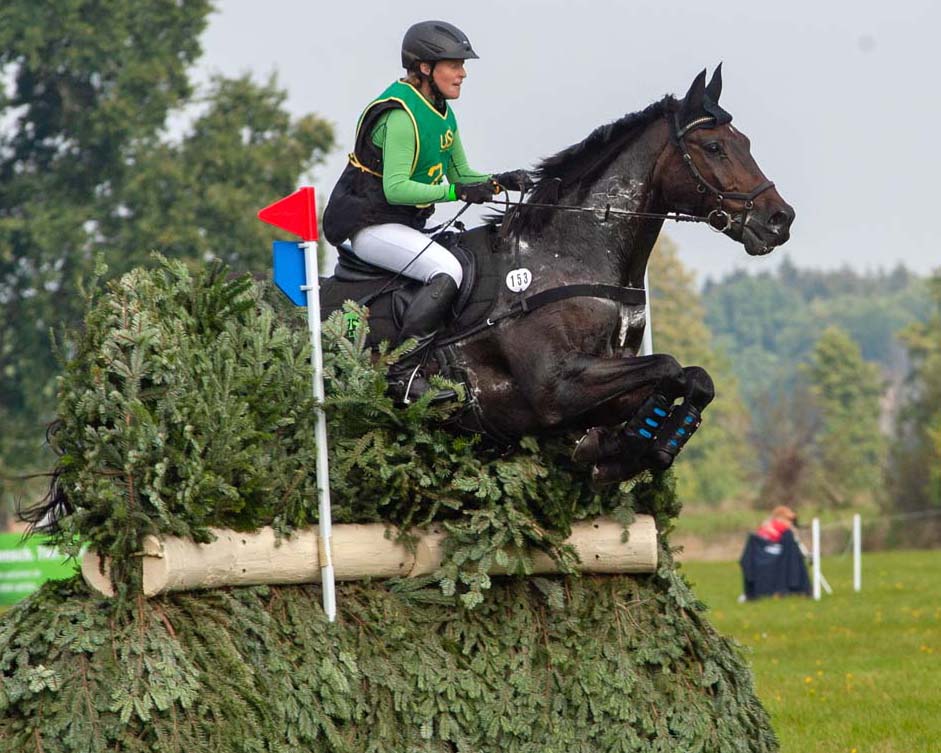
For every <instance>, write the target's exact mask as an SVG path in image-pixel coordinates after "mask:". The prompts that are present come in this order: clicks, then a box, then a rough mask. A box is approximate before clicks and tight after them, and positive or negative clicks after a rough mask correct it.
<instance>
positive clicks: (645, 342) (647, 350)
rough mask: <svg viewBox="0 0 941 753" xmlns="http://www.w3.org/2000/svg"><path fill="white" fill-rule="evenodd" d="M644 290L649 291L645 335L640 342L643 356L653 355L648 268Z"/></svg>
mask: <svg viewBox="0 0 941 753" xmlns="http://www.w3.org/2000/svg"><path fill="white" fill-rule="evenodd" d="M644 290H646V291H647V298H646V301H645V303H644V320H645V321H646V325H645V326H644V337H643V339H642V340H641V343H640V354H641V355H642V356H652V355H653V319H652V318H651V312H650V279H649V277H648V276H647V270H646V269H645V270H644Z"/></svg>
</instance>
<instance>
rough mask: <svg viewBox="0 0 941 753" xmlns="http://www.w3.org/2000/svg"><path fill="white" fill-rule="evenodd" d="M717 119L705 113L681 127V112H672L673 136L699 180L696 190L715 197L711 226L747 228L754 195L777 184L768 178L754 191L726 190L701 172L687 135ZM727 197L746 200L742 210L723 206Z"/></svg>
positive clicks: (695, 178)
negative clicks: (690, 151)
mask: <svg viewBox="0 0 941 753" xmlns="http://www.w3.org/2000/svg"><path fill="white" fill-rule="evenodd" d="M715 122H716V119H715V118H714V117H712V116H711V115H709V116H706V117H702V118H697V119H696V120H694V121H692V122H691V123H687V124H686V125H685V126H682V127H681V126H680V120H679V115H678V114H676V115H674V116H673V138H674V139H675V140H676V145H677V147H679V150H680V154H682V155H683V163H684V164H685V165H686V167H687V169H688V170H689V172H690V174H691V175H692V176H693V180H694V181H696V190H697V191H699V193H702V194H705V193H709V194H712V195H713V196H714V197H715V199H716V208H715V209H713V210H712V211H711V212H709V214H708V215H706V219H707V220H708V221H709V227H711V228H712V229H713V230H715V231H716V232H717V233H724V232H725V231H726V230H728V229H729V228H731V227H732V225H733V224H735V223H741V225H742V230H744V229H745V226H746V225H747V224H748V215H749V213H750V212H751V210H752V209H754V207H755V198H756V197H757V196H758V195H759V194H762V193H764V192H765V191H767V190H768V189H769V188H774V182H773V181H770V180H765V181H764V182H763V183H760V184H758V185H757V186H755V187H754V188H753V189H752V190H751V191H748V192H747V193H743V192H741V191H723V190H722V189H721V188H716V187H715V186H714V185H712V184H711V183H710V182H709V181H708V180H706V178H705V177H704V176H703V174H702V173H701V172H699V168H697V167H696V163H695V162H693V157H692V155H691V154H690V153H689V147H688V146H687V145H686V140H685V136H686V134H687V133H689V132H690V131H692V130H694V129H696V128H700V127H702V126H706V125H715ZM726 199H731V200H732V201H741V202H744V205H745V208H744V210H743V211H742V212H741V213H739V214H736V215H733V214H732V213H731V212H729V211H728V210H727V209H725V208H724V207H723V206H722V203H723V202H724V201H725V200H726Z"/></svg>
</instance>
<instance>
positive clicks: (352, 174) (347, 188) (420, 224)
mask: <svg viewBox="0 0 941 753" xmlns="http://www.w3.org/2000/svg"><path fill="white" fill-rule="evenodd" d="M394 108H401V109H403V110H405V112H406V113H408V116H409V118H410V119H411V121H412V125H413V126H414V128H415V160H414V162H413V164H412V171H411V180H414V181H417V182H419V183H425V184H427V185H436V184H438V183H441V182H442V181H443V180H444V177H445V175H446V174H447V172H448V168H449V167H450V165H451V147H452V145H453V143H454V134H455V133H456V132H457V120H456V118H455V117H454V112H453V111H452V110H451V108H450V107H448V106H447V104H445V107H444V112H443V113H442V112H439V111H438V110H436V109H435V108H434V107H433V106H432V104H431V103H430V102H429V101H428V100H427V99H425V98H424V97H423V96H422V95H421V93H420V92H419V91H418V90H417V89H415V87H413V86H412V85H411V84H408V83H406V82H404V81H396V82H395V83H393V84H392V85H391V86H389V87H388V88H387V89H386V90H385V91H384V92H382V94H380V95H379V96H378V97H377V98H376V99H374V100H373V101H372V102H370V103H369V105H367V107H366V109H365V110H364V111H363V114H362V115H361V116H360V119H359V123H358V124H357V126H356V140H355V142H354V147H353V152H352V153H351V154H350V161H349V164H347V166H346V169H344V171H343V173H342V174H341V175H340V179H339V180H338V181H337V184H336V186H335V187H334V189H333V193H331V194H330V201H329V203H328V204H327V208H326V209H325V210H324V216H323V230H324V235H325V236H326V238H327V240H328V241H329V242H330V243H332V244H333V245H337V244H339V243H342V242H343V241H345V240H346V239H348V238H350V237H352V236H353V235H354V234H355V233H356V232H357V231H359V230H362V229H363V228H364V227H369V226H370V225H380V224H383V223H386V222H395V223H398V224H401V225H407V226H409V227H413V228H415V229H416V230H421V229H422V228H424V227H425V223H426V222H427V221H428V218H429V217H430V216H431V214H432V213H433V212H434V207H433V206H432V205H424V206H400V205H393V204H390V203H389V202H388V201H386V197H385V193H384V192H383V190H382V150H381V149H380V148H379V147H377V146H376V145H375V144H373V142H372V131H373V128H375V126H376V123H377V121H378V120H379V118H380V116H382V114H383V113H385V112H388V111H389V110H391V109H394Z"/></svg>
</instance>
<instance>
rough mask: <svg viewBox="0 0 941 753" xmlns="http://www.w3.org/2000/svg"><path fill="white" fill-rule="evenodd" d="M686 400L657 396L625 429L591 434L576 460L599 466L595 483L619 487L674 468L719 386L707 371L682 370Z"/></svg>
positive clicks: (643, 407)
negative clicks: (640, 475)
mask: <svg viewBox="0 0 941 753" xmlns="http://www.w3.org/2000/svg"><path fill="white" fill-rule="evenodd" d="M681 381H682V385H683V394H682V397H683V400H682V402H680V403H677V404H676V405H672V403H673V399H671V398H668V397H665V396H664V395H658V394H654V395H652V396H651V397H650V398H649V399H648V400H647V402H646V403H644V405H643V406H641V408H640V409H639V410H638V412H637V413H636V414H635V415H634V416H633V417H632V418H631V419H630V420H629V421H628V422H627V423H626V424H625V425H624V426H623V427H618V428H617V429H613V430H612V429H592V430H590V431H589V432H588V433H587V434H586V435H585V437H583V438H582V440H580V442H579V444H578V445H577V446H576V450H575V457H576V459H577V460H580V461H582V462H592V463H594V466H595V467H594V469H593V470H592V478H593V479H594V480H595V481H596V482H598V483H615V482H618V481H624V480H627V479H629V478H632V477H633V476H635V475H637V474H638V473H640V472H641V471H643V470H647V469H651V470H658V471H663V470H666V469H667V468H669V467H670V466H671V465H672V464H673V461H674V460H675V459H676V456H677V455H678V454H679V452H680V450H682V449H683V447H684V446H685V445H686V443H687V442H688V441H689V439H690V437H691V436H692V435H693V433H694V432H695V431H696V430H697V429H698V428H699V425H700V423H701V422H702V412H703V410H705V408H706V406H707V405H709V403H711V402H712V400H713V398H714V397H715V386H714V385H713V382H712V378H711V377H710V376H709V374H708V372H706V370H705V369H702V368H700V367H699V366H688V367H686V368H685V369H683V378H682V380H681Z"/></svg>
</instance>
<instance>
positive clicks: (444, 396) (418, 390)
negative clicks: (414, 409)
mask: <svg viewBox="0 0 941 753" xmlns="http://www.w3.org/2000/svg"><path fill="white" fill-rule="evenodd" d="M420 371H421V364H418V365H417V366H415V368H414V369H412V370H411V373H410V374H409V375H408V379H407V380H405V379H396V380H395V381H390V382H389V390H390V391H391V392H392V393H393V397H394V398H395V400H396V402H397V403H400V404H401V405H411V404H412V403H413V402H415V401H416V400H418V399H419V398H421V397H422V396H424V395H425V394H426V393H427V392H429V391H431V390H437V392H436V394H435V395H434V396H433V397H432V398H431V400H430V403H431V405H437V404H438V403H447V402H451V401H452V400H457V399H458V394H457V393H456V392H455V391H454V390H452V389H450V388H441V387H432V385H430V384H429V383H428V381H427V380H426V379H425V377H423V376H422V375H421V374H420V373H419V372H420ZM403 376H404V375H403ZM402 385H404V389H402V390H401V392H399V388H400V386H402Z"/></svg>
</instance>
